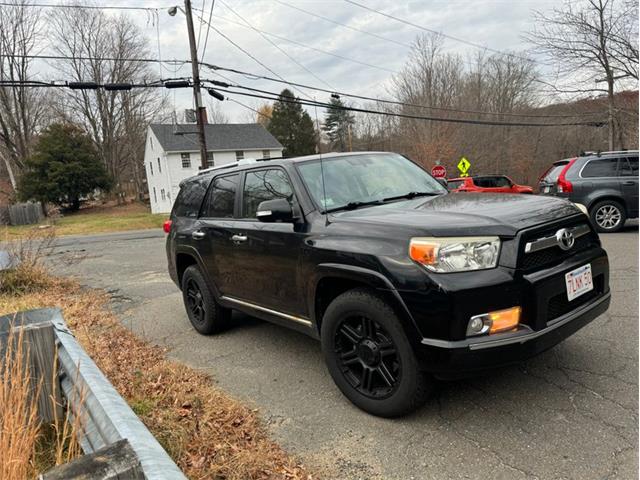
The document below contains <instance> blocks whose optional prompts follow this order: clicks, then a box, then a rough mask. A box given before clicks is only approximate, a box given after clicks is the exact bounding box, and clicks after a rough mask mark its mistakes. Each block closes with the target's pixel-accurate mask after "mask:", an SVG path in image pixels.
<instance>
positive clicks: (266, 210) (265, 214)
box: [256, 198, 293, 222]
mask: <svg viewBox="0 0 640 480" xmlns="http://www.w3.org/2000/svg"><path fill="white" fill-rule="evenodd" d="M256 217H257V218H258V220H260V221H261V222H278V221H280V222H291V221H293V209H292V208H291V204H290V203H289V201H288V200H287V199H285V198H276V199H275V200H266V201H264V202H260V205H258V211H257V212H256Z"/></svg>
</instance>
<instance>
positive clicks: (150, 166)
mask: <svg viewBox="0 0 640 480" xmlns="http://www.w3.org/2000/svg"><path fill="white" fill-rule="evenodd" d="M149 169H150V170H151V175H153V163H151V162H149Z"/></svg>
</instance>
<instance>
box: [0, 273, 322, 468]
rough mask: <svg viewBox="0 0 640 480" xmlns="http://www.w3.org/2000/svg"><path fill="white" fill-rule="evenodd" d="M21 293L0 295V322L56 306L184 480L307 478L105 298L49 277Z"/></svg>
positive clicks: (235, 407) (237, 409)
mask: <svg viewBox="0 0 640 480" xmlns="http://www.w3.org/2000/svg"><path fill="white" fill-rule="evenodd" d="M18 291H19V290H18ZM23 292H24V293H20V294H18V295H16V294H14V293H11V294H10V293H0V315H1V314H5V313H8V312H13V311H17V310H23V309H29V308H38V307H44V306H60V307H61V308H62V309H63V311H64V317H65V319H66V320H67V322H68V323H69V325H70V327H71V328H72V329H73V330H74V333H75V335H76V337H77V338H78V340H79V341H80V343H81V344H82V345H83V347H84V348H85V349H86V351H87V353H88V354H89V355H90V356H91V357H92V358H93V359H94V360H95V362H96V363H97V364H98V366H99V367H100V368H101V369H102V371H103V372H104V373H105V375H106V376H107V377H108V378H109V380H110V381H111V382H112V383H113V385H114V386H115V387H116V389H117V390H118V391H119V392H120V394H121V395H122V396H123V397H124V398H125V399H126V400H127V401H128V402H129V404H130V405H132V408H133V409H134V410H135V411H136V413H137V414H138V415H139V416H140V418H141V419H142V421H143V422H144V423H145V424H146V425H147V427H148V428H149V429H150V430H151V432H152V433H153V434H154V435H155V436H156V438H158V440H159V441H160V443H161V444H162V445H163V446H164V447H165V449H166V450H167V452H168V453H169V454H170V455H171V456H172V458H173V459H174V460H175V461H176V463H177V464H178V465H179V467H180V468H181V469H182V470H183V471H184V472H185V474H186V475H187V476H189V477H190V478H193V479H203V478H212V479H229V480H233V479H238V480H239V479H267V478H282V479H310V478H312V476H311V474H310V473H309V472H307V471H306V469H305V468H304V467H303V466H302V465H301V464H300V463H299V462H298V461H296V460H295V459H294V458H292V457H291V456H289V455H288V454H287V453H286V452H284V451H283V450H282V448H281V447H279V446H278V445H277V444H276V443H275V442H273V441H272V440H270V439H269V438H268V436H267V434H266V432H265V430H264V428H263V426H262V425H261V423H260V420H259V418H258V416H257V414H256V412H255V411H254V410H252V409H250V408H248V407H247V406H245V405H243V404H241V403H239V402H238V401H236V400H234V399H233V398H231V397H229V396H228V395H226V394H225V393H224V392H222V391H220V390H218V389H216V388H215V387H214V386H212V382H211V379H210V378H209V377H208V376H207V375H204V374H202V373H199V372H196V371H194V370H193V369H191V368H188V367H186V366H185V365H182V364H180V363H177V362H173V361H169V360H167V359H166V358H165V352H164V351H163V350H162V349H161V348H159V347H155V346H152V345H149V344H147V343H145V342H143V341H142V340H140V339H139V338H137V337H136V336H134V335H133V334H132V333H131V332H130V331H129V330H127V329H126V328H125V327H123V326H122V325H121V324H120V323H119V321H118V319H117V318H116V317H115V316H114V315H113V314H112V313H111V312H110V311H109V309H108V306H107V302H108V301H109V298H108V296H107V295H106V294H104V293H101V292H98V291H93V290H86V289H83V288H81V287H80V286H79V285H78V284H75V283H71V282H69V281H63V280H58V279H52V278H49V279H48V284H47V288H45V289H35V290H34V289H31V290H26V291H25V290H23ZM0 478H5V477H4V476H1V475H0Z"/></svg>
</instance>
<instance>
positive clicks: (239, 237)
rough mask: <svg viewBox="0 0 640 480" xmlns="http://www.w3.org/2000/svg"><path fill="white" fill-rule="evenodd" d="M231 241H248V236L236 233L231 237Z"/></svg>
mask: <svg viewBox="0 0 640 480" xmlns="http://www.w3.org/2000/svg"><path fill="white" fill-rule="evenodd" d="M231 241H232V242H235V243H242V242H246V241H247V236H246V235H234V236H233V237H231Z"/></svg>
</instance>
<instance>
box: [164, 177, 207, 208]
mask: <svg viewBox="0 0 640 480" xmlns="http://www.w3.org/2000/svg"><path fill="white" fill-rule="evenodd" d="M209 182H211V177H198V178H196V179H195V180H192V181H190V182H187V183H185V184H183V185H182V187H181V188H180V193H178V196H177V197H176V202H175V204H174V205H173V211H172V212H171V215H172V216H176V217H191V218H195V217H197V216H198V212H199V211H200V205H202V199H203V198H204V196H205V194H206V193H207V187H208V186H209Z"/></svg>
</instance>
